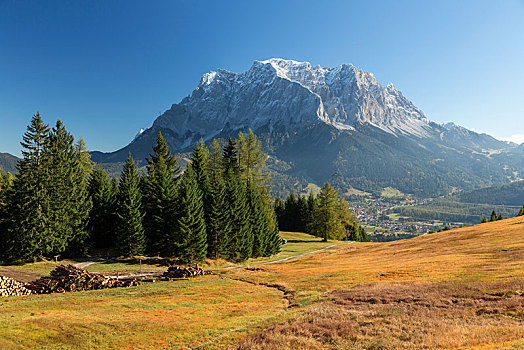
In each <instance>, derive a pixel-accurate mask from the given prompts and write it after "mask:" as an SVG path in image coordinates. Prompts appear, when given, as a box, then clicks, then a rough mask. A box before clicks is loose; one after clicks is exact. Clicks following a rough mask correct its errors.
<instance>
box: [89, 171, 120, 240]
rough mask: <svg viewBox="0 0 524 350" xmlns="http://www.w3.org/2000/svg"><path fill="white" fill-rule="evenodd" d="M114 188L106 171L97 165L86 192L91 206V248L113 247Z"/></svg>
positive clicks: (114, 218)
mask: <svg viewBox="0 0 524 350" xmlns="http://www.w3.org/2000/svg"><path fill="white" fill-rule="evenodd" d="M116 189H117V188H115V187H114V186H113V184H112V182H111V179H110V178H109V176H108V175H107V173H106V172H105V171H104V169H102V167H101V166H97V167H96V168H95V169H94V171H93V172H92V173H91V175H90V177H89V185H88V193H89V197H90V198H91V202H92V204H93V205H92V207H91V211H90V212H89V224H88V232H89V237H90V239H89V241H90V244H91V246H92V247H93V248H97V249H99V248H113V247H115V245H116V237H115V220H116V213H115V210H116V208H115V205H116Z"/></svg>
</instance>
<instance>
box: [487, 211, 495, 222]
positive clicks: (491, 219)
mask: <svg viewBox="0 0 524 350" xmlns="http://www.w3.org/2000/svg"><path fill="white" fill-rule="evenodd" d="M489 221H491V222H492V221H497V213H495V210H493V211H492V212H491V216H490V219H489Z"/></svg>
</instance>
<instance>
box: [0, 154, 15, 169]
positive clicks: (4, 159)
mask: <svg viewBox="0 0 524 350" xmlns="http://www.w3.org/2000/svg"><path fill="white" fill-rule="evenodd" d="M18 160H19V158H17V157H15V156H13V155H12V154H9V153H0V168H3V169H4V170H5V171H9V172H10V173H15V172H16V164H17V163H18Z"/></svg>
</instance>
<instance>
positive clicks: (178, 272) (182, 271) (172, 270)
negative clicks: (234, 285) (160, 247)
mask: <svg viewBox="0 0 524 350" xmlns="http://www.w3.org/2000/svg"><path fill="white" fill-rule="evenodd" d="M209 274H211V272H209V271H204V270H202V269H201V268H199V267H198V266H196V267H191V266H178V265H173V266H169V268H168V269H167V271H166V272H164V273H163V274H162V279H163V280H171V279H176V278H188V277H196V276H203V275H209Z"/></svg>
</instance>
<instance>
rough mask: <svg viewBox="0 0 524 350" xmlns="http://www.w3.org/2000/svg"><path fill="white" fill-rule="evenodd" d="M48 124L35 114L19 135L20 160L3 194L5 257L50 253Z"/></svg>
mask: <svg viewBox="0 0 524 350" xmlns="http://www.w3.org/2000/svg"><path fill="white" fill-rule="evenodd" d="M48 143H49V127H48V126H47V124H45V123H44V121H43V120H42V118H41V117H40V114H39V113H37V114H36V115H35V116H33V118H32V119H31V123H30V124H29V126H28V127H27V131H26V133H25V134H24V136H23V141H22V142H21V145H22V147H23V150H22V155H23V159H22V160H20V161H19V162H18V165H17V170H18V171H17V176H16V177H15V179H14V182H13V186H12V188H11V189H10V191H9V192H8V194H7V205H6V207H7V208H6V210H7V212H8V213H10V215H9V217H8V218H7V222H6V225H7V232H6V237H5V246H4V247H5V256H6V258H7V259H36V258H38V257H40V256H43V255H47V254H49V253H51V252H52V250H53V248H52V245H51V244H50V243H49V242H48V227H47V222H48V210H49V191H48V190H47V187H46V184H47V182H48V170H47V167H46V165H45V164H44V163H45V162H44V152H45V149H46V148H47V146H48Z"/></svg>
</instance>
